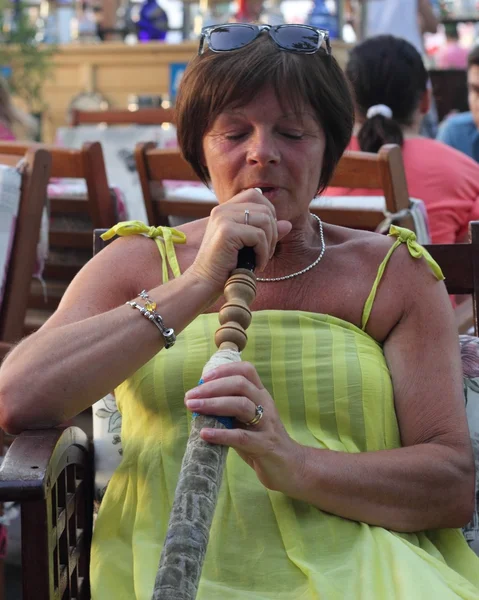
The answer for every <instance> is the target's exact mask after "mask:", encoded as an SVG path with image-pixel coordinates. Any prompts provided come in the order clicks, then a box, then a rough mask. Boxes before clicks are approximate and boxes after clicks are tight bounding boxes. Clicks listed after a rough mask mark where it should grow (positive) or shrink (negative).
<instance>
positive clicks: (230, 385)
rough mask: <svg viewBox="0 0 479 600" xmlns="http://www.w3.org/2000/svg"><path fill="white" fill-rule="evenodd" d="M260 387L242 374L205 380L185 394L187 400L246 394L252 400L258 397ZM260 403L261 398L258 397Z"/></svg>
mask: <svg viewBox="0 0 479 600" xmlns="http://www.w3.org/2000/svg"><path fill="white" fill-rule="evenodd" d="M258 393H259V389H258V388H257V387H256V385H254V384H253V383H251V381H249V380H248V379H246V377H243V376H242V375H232V376H231V377H222V378H221V379H213V380H212V381H208V382H204V383H202V384H201V385H199V386H197V387H195V388H193V389H192V390H189V391H188V392H186V394H185V400H192V399H198V398H218V397H220V396H236V397H241V396H244V397H246V398H249V399H250V400H251V401H252V402H254V401H255V398H257V397H258ZM258 403H259V399H258Z"/></svg>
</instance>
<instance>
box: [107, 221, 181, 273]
mask: <svg viewBox="0 0 479 600" xmlns="http://www.w3.org/2000/svg"><path fill="white" fill-rule="evenodd" d="M139 234H140V235H145V236H146V237H149V238H152V239H154V240H155V242H156V244H157V246H158V248H159V250H160V254H161V258H162V263H163V264H162V269H163V282H166V281H168V262H169V264H170V267H171V270H172V271H173V274H174V276H175V277H179V276H180V275H181V271H180V266H179V265H178V260H177V258H176V253H175V249H174V244H186V235H185V234H184V233H183V232H182V231H178V229H174V228H173V227H162V226H161V227H148V225H145V223H143V222H142V221H122V222H121V223H117V224H116V225H114V226H113V227H112V228H111V229H109V230H108V231H105V233H102V235H101V236H100V237H101V239H102V240H105V241H107V240H111V238H112V237H114V236H115V235H119V236H120V237H126V236H128V235H139Z"/></svg>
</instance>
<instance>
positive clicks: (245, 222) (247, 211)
mask: <svg viewBox="0 0 479 600" xmlns="http://www.w3.org/2000/svg"><path fill="white" fill-rule="evenodd" d="M244 224H245V225H249V210H248V209H246V210H245V211H244Z"/></svg>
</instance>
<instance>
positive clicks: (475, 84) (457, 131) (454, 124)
mask: <svg viewBox="0 0 479 600" xmlns="http://www.w3.org/2000/svg"><path fill="white" fill-rule="evenodd" d="M467 88H468V96H467V100H468V103H469V112H465V113H461V114H458V115H452V116H450V117H449V118H447V119H446V120H445V121H444V122H443V123H442V125H441V126H440V128H439V133H438V135H437V139H438V140H439V141H441V142H444V143H445V144H447V145H448V146H451V147H452V148H456V150H459V151H460V152H463V153H464V154H467V156H470V157H471V158H473V159H474V160H475V161H476V162H479V45H478V46H476V47H475V48H473V49H472V50H471V52H470V54H469V57H468V59H467Z"/></svg>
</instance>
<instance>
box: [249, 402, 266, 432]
mask: <svg viewBox="0 0 479 600" xmlns="http://www.w3.org/2000/svg"><path fill="white" fill-rule="evenodd" d="M263 414H264V408H263V407H262V406H261V404H258V406H257V407H256V409H255V413H254V417H253V418H252V419H251V421H248V422H247V423H245V425H246V426H247V427H253V425H257V424H258V423H259V422H260V421H261V419H262V418H263Z"/></svg>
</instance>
